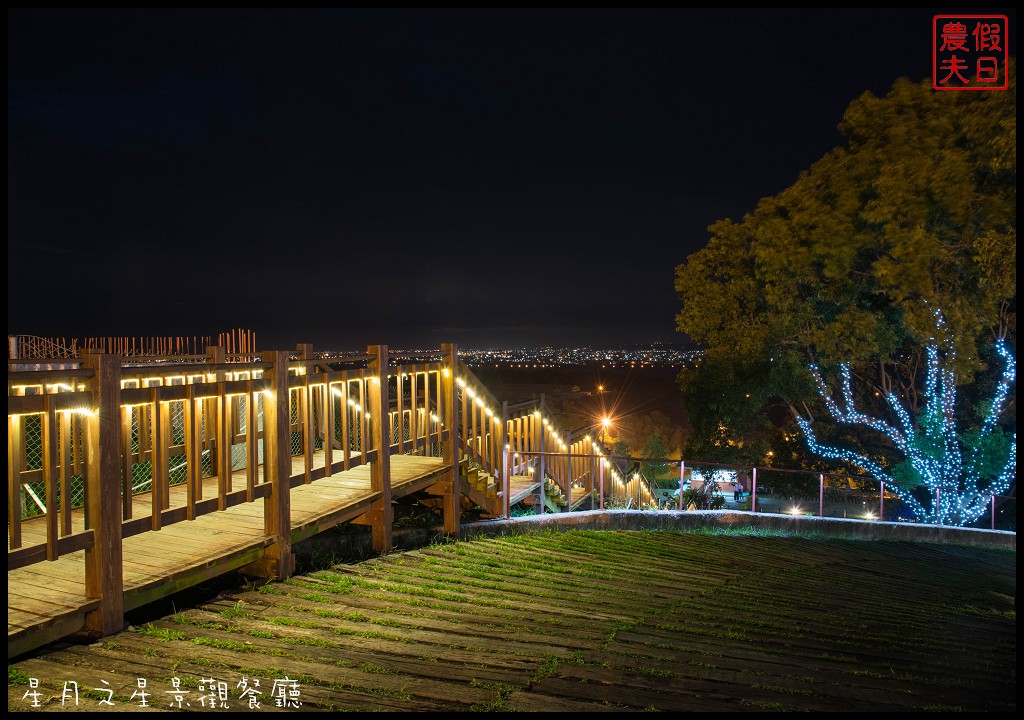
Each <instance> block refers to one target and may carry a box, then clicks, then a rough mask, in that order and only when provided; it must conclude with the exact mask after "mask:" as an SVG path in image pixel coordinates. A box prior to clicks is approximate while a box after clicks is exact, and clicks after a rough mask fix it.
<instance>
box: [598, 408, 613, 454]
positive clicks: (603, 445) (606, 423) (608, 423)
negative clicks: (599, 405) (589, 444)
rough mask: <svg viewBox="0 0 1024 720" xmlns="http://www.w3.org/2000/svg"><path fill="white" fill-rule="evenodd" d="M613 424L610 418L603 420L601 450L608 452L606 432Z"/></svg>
mask: <svg viewBox="0 0 1024 720" xmlns="http://www.w3.org/2000/svg"><path fill="white" fill-rule="evenodd" d="M611 424H612V419H611V418H610V417H608V416H605V417H603V418H601V449H602V450H607V448H606V447H605V444H604V431H605V430H607V429H608V427H609V426H610V425H611Z"/></svg>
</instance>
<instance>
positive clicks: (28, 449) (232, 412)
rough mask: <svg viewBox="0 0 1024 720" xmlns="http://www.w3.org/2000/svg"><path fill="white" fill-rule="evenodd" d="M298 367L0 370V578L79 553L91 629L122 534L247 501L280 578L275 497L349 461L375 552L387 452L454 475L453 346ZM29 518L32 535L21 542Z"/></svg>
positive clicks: (102, 357)
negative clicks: (2, 499)
mask: <svg viewBox="0 0 1024 720" xmlns="http://www.w3.org/2000/svg"><path fill="white" fill-rule="evenodd" d="M311 356H312V352H311V348H310V347H309V346H300V347H299V349H298V352H296V353H291V352H287V351H270V352H264V353H262V354H261V356H260V359H259V361H257V362H253V361H251V359H249V357H248V356H245V357H242V358H238V357H234V358H230V359H232V360H241V361H236V362H228V361H227V360H228V359H229V358H228V357H227V356H226V355H225V353H224V352H223V350H222V349H221V348H219V347H218V348H214V349H212V350H211V352H210V354H209V355H208V356H207V357H206V358H205V360H206V362H205V363H198V362H195V361H194V358H188V360H187V361H185V362H183V363H169V362H158V363H152V364H147V363H143V362H140V361H139V359H138V358H132V359H131V362H130V363H128V362H125V361H124V359H123V358H121V357H120V356H116V355H108V354H99V353H92V352H90V351H88V350H85V351H83V352H82V353H81V357H80V358H79V360H78V362H76V363H74V364H70V363H68V364H66V368H65V369H59V370H48V371H24V372H19V371H15V372H9V373H8V570H13V569H16V568H21V567H26V566H28V565H31V564H34V563H37V562H42V561H46V560H55V559H57V558H58V557H61V556H62V555H66V554H68V553H72V552H75V551H78V550H88V551H89V552H87V553H86V566H85V576H86V577H85V585H86V590H87V596H88V597H97V598H104V603H103V608H102V614H103V615H104V617H107V620H109V622H107V621H106V620H104V619H103V618H100V620H99V621H98V622H97V623H96V625H97V627H114V626H115V625H116V624H117V623H118V622H120V608H121V604H120V602H118V601H116V600H115V599H114V598H117V597H120V596H121V593H122V590H121V587H122V582H121V577H122V571H121V565H122V560H121V542H122V540H123V539H124V538H128V537H131V536H133V535H137V534H139V533H143V532H147V531H150V530H159V529H161V528H162V527H164V526H167V525H170V524H173V523H178V522H182V521H187V520H194V519H195V518H197V517H200V516H203V515H206V514H209V513H215V512H218V511H223V510H226V509H227V508H230V507H233V506H235V505H239V504H242V503H251V502H255V501H259V500H262V501H263V502H264V512H265V517H266V535H267V537H268V543H269V544H268V546H267V549H266V566H265V573H266V574H268V575H271V576H278V577H285V576H287V575H289V574H290V573H291V571H292V569H293V558H292V554H291V548H290V542H291V540H290V536H291V532H290V530H291V528H290V520H289V517H288V515H289V511H288V507H289V504H288V494H289V491H290V488H291V487H294V486H298V485H301V484H308V483H312V482H315V481H316V480H318V479H320V478H323V477H326V476H330V475H332V474H334V473H337V472H342V471H345V470H349V469H351V468H353V467H356V466H359V465H362V464H365V463H370V464H371V474H370V477H371V489H373V490H374V491H380V493H381V498H382V499H381V501H379V502H377V503H375V505H376V506H377V509H379V510H380V512H379V513H378V514H377V515H376V516H375V517H376V524H374V523H372V522H371V523H370V524H373V525H374V527H373V530H374V544H375V546H379V549H389V546H390V543H391V515H390V510H391V508H390V505H391V498H390V474H389V460H388V457H389V456H390V455H391V454H392V453H402V454H418V455H427V456H433V457H442V456H443V457H446V458H447V459H448V465H449V466H450V467H452V468H454V467H455V453H454V452H453V451H452V447H451V446H452V442H453V434H452V433H451V431H450V428H452V427H454V426H455V425H456V423H455V420H454V412H455V403H454V402H453V398H454V392H453V383H452V382H451V380H450V378H451V376H452V375H453V372H452V369H451V364H452V363H451V359H452V358H453V357H455V355H454V350H452V352H450V353H449V356H447V357H441V358H440V359H437V360H434V361H429V362H417V361H409V362H403V361H402V360H399V364H397V365H396V366H394V367H390V366H389V359H388V353H387V348H386V347H384V346H374V347H372V348H370V352H369V353H368V354H367V355H366V356H362V357H359V358H348V359H347V361H346V363H345V364H346V366H347V367H345V368H343V369H333V368H332V367H330V366H328V365H326V364H325V363H324V362H323V361H320V360H316V359H314V358H312V357H311ZM73 365H74V366H73ZM389 396H390V397H389ZM282 398H284V399H285V401H284V402H282V401H281V399H282ZM390 398H394V401H393V402H392V401H391V400H390ZM382 448H384V451H382ZM319 451H322V455H320V454H318V453H319ZM314 456H316V462H314ZM295 461H297V462H298V464H297V466H296V465H295ZM295 467H297V468H299V469H298V470H297V471H296V470H295ZM211 478H215V479H216V482H215V490H213V491H212V492H211V490H210V488H211V482H210V479H211ZM204 480H206V482H205V483H204ZM147 495H148V498H147V497H146V496H147ZM140 498H146V501H145V502H140ZM75 510H78V511H80V512H73V511H75ZM83 510H84V512H81V511H83ZM30 516H41V517H42V518H43V520H42V522H43V523H45V535H44V536H43V537H39V534H38V533H36V535H35V536H34V538H35V539H28V538H27V537H26V536H25V535H24V533H23V525H24V522H25V521H26V519H27V518H28V517H30ZM449 524H450V523H449ZM34 525H35V523H34ZM385 525H386V526H385ZM108 599H110V602H107V600H108ZM115 616H117V620H114V619H113V618H114V617H115Z"/></svg>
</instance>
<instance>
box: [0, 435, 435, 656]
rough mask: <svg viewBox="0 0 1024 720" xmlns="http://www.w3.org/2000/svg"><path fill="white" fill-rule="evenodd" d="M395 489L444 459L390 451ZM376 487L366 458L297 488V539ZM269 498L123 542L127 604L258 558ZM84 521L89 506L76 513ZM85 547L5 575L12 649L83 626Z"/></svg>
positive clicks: (37, 527) (408, 488)
mask: <svg viewBox="0 0 1024 720" xmlns="http://www.w3.org/2000/svg"><path fill="white" fill-rule="evenodd" d="M390 464H391V487H392V495H393V497H401V496H403V495H407V494H409V493H412V492H415V491H417V490H420V489H423V488H424V487H426V486H429V485H431V484H433V483H434V482H436V480H437V479H438V478H439V477H440V476H441V474H442V473H443V472H444V470H445V468H444V466H443V463H442V460H441V459H440V458H430V457H422V456H414V455H393V456H392V457H391V462H390ZM323 465H324V461H323V453H322V452H317V453H316V454H315V455H314V463H313V467H314V469H317V468H323ZM292 467H293V479H294V478H301V477H302V476H303V475H304V472H305V468H304V465H303V459H302V458H301V457H296V458H294V459H293V465H292ZM232 481H233V483H234V486H235V488H239V487H245V473H244V471H241V472H238V471H236V472H235V473H233V477H232ZM216 493H217V478H216V477H213V478H206V479H205V480H204V487H203V495H204V497H215V496H216ZM184 494H185V490H184V486H175V487H173V488H172V489H171V502H172V507H176V506H181V505H182V504H183V502H184ZM380 495H381V493H380V492H379V491H378V492H375V491H373V490H371V489H370V466H369V465H368V464H366V465H360V466H358V467H355V468H352V469H350V470H347V471H344V472H337V473H334V474H333V475H331V476H330V477H325V478H321V479H319V480H316V481H314V482H312V483H309V484H303V485H298V486H295V487H293V488H292V489H291V527H292V541H293V542H297V541H299V540H302V539H305V538H308V537H311V536H313V535H315V534H316V533H318V532H321V531H323V530H326V529H327V528H329V527H332V526H334V525H337V524H339V523H342V522H346V521H348V520H352V519H354V518H356V517H358V516H359V515H361V514H362V513H364V512H365V511H366V510H367V509H368V508H369V506H370V505H371V504H372V503H373V502H374V501H375V500H377V499H379V498H380ZM151 502H152V501H151V498H150V497H149V495H148V493H147V494H140V495H138V496H136V497H135V498H134V503H133V514H134V515H135V516H136V517H142V516H146V515H147V514H149V512H150V509H151ZM263 511H264V502H263V500H262V499H258V500H257V501H255V502H252V503H243V504H241V505H236V506H234V507H231V508H228V509H227V510H223V511H220V512H213V513H209V514H206V515H202V516H200V517H198V518H196V519H195V520H192V521H185V522H179V523H174V524H171V525H166V526H164V527H163V528H162V529H160V530H159V531H155V532H144V533H141V534H139V535H134V536H132V537H128V538H125V539H124V540H123V544H122V548H123V557H124V563H123V564H124V598H125V600H124V607H125V610H131V609H133V608H137V607H140V606H142V605H145V604H147V603H149V602H152V601H154V600H157V599H159V598H161V597H165V596H167V595H170V594H172V593H175V592H178V591H180V590H183V589H185V588H187V587H190V586H192V585H195V584H197V583H200V582H203V581H205V580H208V579H210V578H213V577H216V576H217V575H220V574H223V573H225V572H229V571H231V570H235V569H238V568H241V567H243V566H245V565H248V564H249V563H252V562H255V561H257V560H259V559H260V558H261V557H262V556H263V553H264V549H265V546H266V540H265V535H264V525H263V523H264V519H263ZM72 522H73V527H74V528H75V529H76V530H79V529H81V528H82V527H83V526H84V517H83V514H82V511H76V512H75V513H74V517H73V518H72ZM22 532H23V540H24V543H23V544H24V545H25V546H30V545H33V544H36V543H39V542H44V543H45V541H46V535H45V533H46V530H45V525H44V518H42V517H40V518H38V519H28V520H25V521H24V523H23V526H22ZM84 564H85V552H84V551H79V552H74V553H70V554H68V555H65V556H62V557H59V558H58V559H57V560H55V561H52V562H41V563H36V564H33V565H30V566H28V567H24V568H18V569H16V570H9V571H8V573H7V650H8V657H11V656H14V655H18V654H21V653H23V652H26V651H28V650H31V649H33V648H36V647H40V646H42V645H44V644H46V643H49V642H51V641H53V640H56V639H59V638H61V637H65V636H67V635H70V634H73V633H75V632H78V631H79V630H81V629H82V628H83V624H84V618H85V615H86V614H87V613H88V612H90V611H92V610H94V609H95V608H96V607H97V605H98V601H97V600H95V599H89V598H87V597H86V595H85V572H84Z"/></svg>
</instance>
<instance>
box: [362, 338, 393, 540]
mask: <svg viewBox="0 0 1024 720" xmlns="http://www.w3.org/2000/svg"><path fill="white" fill-rule="evenodd" d="M367 354H369V355H371V356H372V357H371V358H370V362H369V371H370V374H371V375H370V386H369V399H368V403H367V407H366V410H367V412H369V413H370V432H371V433H372V435H373V445H374V446H376V448H377V458H376V460H374V461H373V462H371V463H370V487H371V489H373V490H374V491H375V492H379V493H381V496H380V499H379V500H376V501H375V502H374V503H373V505H371V506H370V511H369V515H370V526H371V531H372V537H373V549H374V550H375V551H377V552H388V551H390V550H391V549H392V547H393V546H394V536H393V531H394V520H395V511H394V509H393V508H392V507H391V427H390V419H389V417H388V346H387V345H371V346H370V347H368V348H367Z"/></svg>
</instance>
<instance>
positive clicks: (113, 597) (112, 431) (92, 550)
mask: <svg viewBox="0 0 1024 720" xmlns="http://www.w3.org/2000/svg"><path fill="white" fill-rule="evenodd" d="M81 364H82V367H84V368H91V369H92V371H93V373H94V376H93V378H92V380H91V385H92V388H93V393H94V400H95V403H96V406H95V410H96V414H95V415H93V416H91V417H89V419H88V421H87V422H86V423H85V463H86V472H85V482H86V485H87V488H86V493H85V497H86V503H87V504H88V508H89V520H90V528H91V529H92V531H93V545H92V547H89V548H86V550H85V594H86V597H91V598H99V599H100V606H99V607H98V608H97V609H96V610H93V611H92V612H90V613H89V614H88V615H87V616H86V618H85V627H86V629H87V630H90V631H93V632H98V633H100V634H101V635H109V634H111V633H115V632H118V631H119V630H121V629H123V628H124V568H123V565H122V549H121V358H120V357H118V356H117V355H109V354H100V353H94V352H88V351H83V352H82V358H81ZM130 449H131V448H129V450H130Z"/></svg>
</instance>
